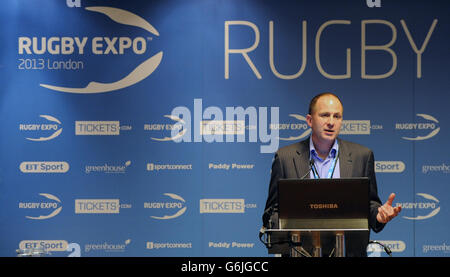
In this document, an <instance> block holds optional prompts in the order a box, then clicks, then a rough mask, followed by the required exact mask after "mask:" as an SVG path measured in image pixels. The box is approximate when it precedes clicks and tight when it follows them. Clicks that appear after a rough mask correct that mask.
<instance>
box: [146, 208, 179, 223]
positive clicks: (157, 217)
mask: <svg viewBox="0 0 450 277" xmlns="http://www.w3.org/2000/svg"><path fill="white" fill-rule="evenodd" d="M186 209H187V208H186V207H184V208H183V209H181V210H179V211H178V212H177V213H176V214H174V215H165V216H163V217H159V216H151V218H154V219H163V220H165V219H172V218H176V217H179V216H180V215H182V214H184V212H185V211H186Z"/></svg>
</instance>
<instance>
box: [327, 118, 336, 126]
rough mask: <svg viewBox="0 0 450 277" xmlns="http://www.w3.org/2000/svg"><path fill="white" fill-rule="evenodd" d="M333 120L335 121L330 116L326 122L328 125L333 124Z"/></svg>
mask: <svg viewBox="0 0 450 277" xmlns="http://www.w3.org/2000/svg"><path fill="white" fill-rule="evenodd" d="M334 121H335V120H334V118H333V117H332V116H330V117H329V118H328V121H327V124H328V125H330V126H333V125H334Z"/></svg>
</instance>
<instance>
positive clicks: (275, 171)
mask: <svg viewBox="0 0 450 277" xmlns="http://www.w3.org/2000/svg"><path fill="white" fill-rule="evenodd" d="M343 112H344V108H343V105H342V103H341V101H340V99H339V98H338V97H337V96H336V95H334V94H332V93H328V92H327V93H321V94H319V95H316V96H315V97H314V98H313V99H312V100H311V102H310V105H309V111H308V115H307V116H306V122H307V124H308V125H309V127H311V129H312V134H311V136H310V137H309V138H307V139H305V140H303V141H300V142H297V143H294V144H291V145H288V146H285V147H283V148H280V149H279V150H278V151H277V152H276V153H275V158H274V161H273V164H272V173H271V178H270V186H269V194H268V197H267V201H266V207H265V212H264V214H263V225H264V226H265V227H266V228H272V229H278V228H279V227H278V212H277V206H278V191H277V190H278V186H277V183H278V180H280V179H291V178H350V177H368V178H369V201H370V203H369V207H370V211H369V226H370V228H371V229H372V230H373V231H375V232H377V233H378V232H380V231H381V230H382V229H383V228H384V226H385V224H386V223H387V222H389V221H390V220H392V219H393V218H394V217H396V216H397V214H398V213H399V212H400V210H401V207H393V206H392V202H393V200H394V197H395V194H394V193H392V194H391V195H390V196H389V199H388V200H387V202H386V203H385V204H383V205H382V204H381V201H380V198H379V197H378V192H377V182H376V178H375V169H374V155H373V152H372V151H371V150H370V149H369V148H367V147H365V146H362V145H359V144H356V143H352V142H349V141H345V140H342V139H339V138H337V136H338V134H339V130H340V129H341V125H342V118H343ZM338 153H339V154H338ZM310 160H313V161H314V165H315V169H316V170H310ZM347 242H351V237H349V238H348V240H346V256H366V255H367V253H366V246H367V242H365V243H364V242H358V241H357V240H356V241H353V243H351V244H348V243H347ZM327 251H331V249H329V250H327V249H324V252H323V254H324V255H327V253H326V252H327ZM328 254H329V253H328Z"/></svg>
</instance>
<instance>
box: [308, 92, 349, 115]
mask: <svg viewBox="0 0 450 277" xmlns="http://www.w3.org/2000/svg"><path fill="white" fill-rule="evenodd" d="M327 95H329V96H334V97H336V98H337V100H339V102H340V103H341V106H342V108H343V107H344V105H342V101H341V99H339V97H338V96H337V95H336V94H333V93H331V92H323V93H319V94H317V95H316V96H314V97H313V99H311V102H309V108H308V114H311V115H312V111H313V109H314V106H316V103H317V101H318V100H319V98H320V97H322V96H327Z"/></svg>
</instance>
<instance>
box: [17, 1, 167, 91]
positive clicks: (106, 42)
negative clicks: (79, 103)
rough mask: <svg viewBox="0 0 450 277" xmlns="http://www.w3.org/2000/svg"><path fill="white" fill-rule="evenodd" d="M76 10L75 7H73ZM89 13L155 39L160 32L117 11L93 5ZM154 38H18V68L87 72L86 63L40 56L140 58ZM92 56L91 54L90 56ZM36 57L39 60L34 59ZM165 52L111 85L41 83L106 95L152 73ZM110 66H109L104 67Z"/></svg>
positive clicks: (47, 86)
mask: <svg viewBox="0 0 450 277" xmlns="http://www.w3.org/2000/svg"><path fill="white" fill-rule="evenodd" d="M72 7H73V6H72ZM85 10H86V11H89V12H94V13H99V14H103V15H106V16H107V17H108V18H109V19H111V20H112V21H113V22H115V23H118V24H122V25H127V26H133V27H138V28H141V29H143V30H145V31H147V32H148V33H150V34H151V35H153V36H159V32H158V31H157V30H156V29H155V27H153V26H152V25H151V24H150V23H149V22H148V21H147V20H145V19H143V18H142V17H140V16H138V15H136V14H134V13H132V12H129V11H126V10H123V9H118V8H113V7H104V6H98V7H97V6H93V7H86V8H85ZM152 39H153V38H152V37H147V38H144V37H136V38H130V37H108V36H106V35H104V36H99V37H93V38H89V37H69V36H62V37H57V36H52V37H28V36H20V37H18V54H19V55H20V57H24V58H20V59H19V62H20V63H19V69H22V70H28V69H33V70H36V69H39V70H43V69H52V70H61V69H62V70H74V69H84V62H83V61H72V60H71V59H69V60H65V61H52V60H51V59H42V58H41V57H42V56H40V55H43V54H49V55H52V56H56V55H71V56H72V57H73V55H74V54H78V55H80V56H82V55H84V54H85V53H86V52H87V51H89V49H91V51H92V54H94V55H110V54H112V55H123V54H124V53H125V52H127V51H132V52H134V53H135V54H137V55H142V54H144V53H145V52H146V51H147V42H148V41H151V40H152ZM88 54H89V53H88ZM30 55H37V57H38V58H36V59H35V58H34V56H30ZM162 57H163V52H162V51H160V52H158V53H157V54H155V55H154V56H151V57H150V58H148V59H147V60H145V61H144V62H142V63H141V64H139V65H138V66H137V67H136V68H135V69H133V70H132V71H131V72H130V73H129V74H127V75H126V76H125V77H123V78H122V79H120V80H117V81H115V82H111V83H101V82H96V81H90V82H89V83H88V84H87V86H85V87H63V86H58V85H54V84H43V83H41V84H39V85H40V86H41V87H44V88H47V89H50V90H54V91H59V92H66V93H79V94H93V93H103V92H109V91H114V90H119V89H122V88H126V87H129V86H131V85H134V84H136V83H138V82H140V81H142V80H144V79H145V78H147V77H148V76H149V75H150V74H152V73H153V72H154V71H155V70H156V68H157V67H158V66H159V64H160V63H161V60H162ZM105 66H108V64H105Z"/></svg>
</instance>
